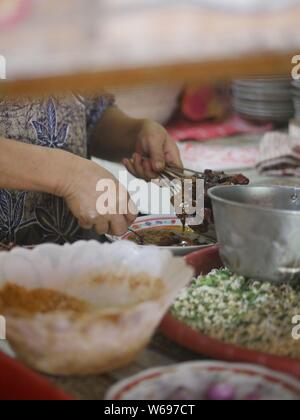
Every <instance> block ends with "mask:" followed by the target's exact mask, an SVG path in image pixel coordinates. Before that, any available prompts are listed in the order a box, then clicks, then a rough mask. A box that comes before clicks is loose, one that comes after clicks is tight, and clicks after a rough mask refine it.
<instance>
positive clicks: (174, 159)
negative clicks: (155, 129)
mask: <svg viewBox="0 0 300 420" xmlns="http://www.w3.org/2000/svg"><path fill="white" fill-rule="evenodd" d="M165 158H166V162H167V164H169V165H172V166H175V167H178V168H182V167H183V163H182V160H181V157H180V151H179V149H178V147H177V144H176V143H175V141H174V140H172V139H171V137H168V140H167V142H166V145H165Z"/></svg>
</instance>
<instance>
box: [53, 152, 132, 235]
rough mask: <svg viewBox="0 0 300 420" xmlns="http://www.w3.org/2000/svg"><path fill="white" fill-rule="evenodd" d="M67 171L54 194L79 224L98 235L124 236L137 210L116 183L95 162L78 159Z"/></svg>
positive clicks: (114, 179)
mask: <svg viewBox="0 0 300 420" xmlns="http://www.w3.org/2000/svg"><path fill="white" fill-rule="evenodd" d="M68 172H69V173H68V174H66V177H65V179H64V180H62V185H61V186H60V188H59V191H58V193H57V195H60V196H62V197H64V199H65V200H66V202H67V204H68V207H69V209H70V210H71V212H72V213H73V215H74V216H75V217H76V218H77V220H78V222H79V225H80V226H81V227H82V228H84V229H95V230H96V232H97V233H99V234H105V233H108V234H111V235H117V236H121V235H123V234H124V233H126V232H127V230H128V227H129V226H130V225H131V224H132V223H133V221H134V220H135V218H136V215H137V210H136V207H135V205H134V203H133V202H132V200H131V199H130V197H129V195H128V192H127V191H126V189H125V188H124V187H123V186H122V185H121V184H120V183H119V182H118V180H117V179H116V178H115V177H114V176H113V175H112V174H111V173H110V172H108V171H106V170H105V169H104V168H102V167H100V166H99V165H97V164H96V163H93V162H90V161H88V160H85V159H82V158H78V157H74V158H73V165H72V169H71V170H69V171H68ZM100 184H101V185H100ZM107 188H108V189H107Z"/></svg>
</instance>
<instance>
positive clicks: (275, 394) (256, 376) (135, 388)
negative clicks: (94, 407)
mask: <svg viewBox="0 0 300 420" xmlns="http://www.w3.org/2000/svg"><path fill="white" fill-rule="evenodd" d="M106 400H114V401H120V400H135V401H144V400H146V401H147V400H160V401H164V400H168V401H175V400H198V401H201V400H244V401H247V400H248V401H254V400H300V384H299V381H297V380H296V379H293V378H290V377H289V376H286V375H282V374H279V373H277V372H273V371H272V370H269V369H265V368H261V367H257V366H254V365H245V364H230V363H223V362H214V361H210V362H192V363H182V364H178V365H173V366H168V367H161V368H157V369H151V370H147V371H144V372H142V373H141V374H139V375H137V376H134V377H132V378H129V379H127V380H125V381H122V382H120V383H119V384H117V385H116V386H114V387H113V388H112V389H111V390H110V391H109V392H108V394H107V396H106Z"/></svg>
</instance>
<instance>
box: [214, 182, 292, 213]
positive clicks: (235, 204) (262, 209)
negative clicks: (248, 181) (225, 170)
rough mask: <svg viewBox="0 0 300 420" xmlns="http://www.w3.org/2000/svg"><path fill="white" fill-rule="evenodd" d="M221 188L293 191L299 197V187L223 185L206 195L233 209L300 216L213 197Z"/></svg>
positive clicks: (288, 211) (280, 210)
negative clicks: (233, 207)
mask: <svg viewBox="0 0 300 420" xmlns="http://www.w3.org/2000/svg"><path fill="white" fill-rule="evenodd" d="M223 188H227V189H232V190H233V189H240V188H244V189H266V188H267V189H270V190H277V189H285V190H291V189H292V190H294V192H296V191H297V192H298V193H299V195H300V187H296V188H294V187H288V186H272V187H269V186H262V185H261V186H253V185H223V186H216V187H213V188H211V189H210V190H209V191H208V195H209V197H210V198H211V199H212V200H213V201H216V202H218V203H222V204H227V205H230V206H235V207H240V208H244V209H247V210H250V209H255V210H257V211H264V212H266V211H267V212H270V213H276V214H286V215H293V216H298V215H300V210H282V209H272V208H268V207H263V206H259V205H256V204H245V203H240V202H238V201H234V200H229V199H225V198H220V197H217V196H215V194H214V193H215V192H216V191H219V190H221V189H223Z"/></svg>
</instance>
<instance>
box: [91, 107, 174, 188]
mask: <svg viewBox="0 0 300 420" xmlns="http://www.w3.org/2000/svg"><path fill="white" fill-rule="evenodd" d="M91 153H92V155H94V156H96V157H100V158H102V159H109V160H117V161H120V160H122V161H123V163H124V164H125V166H126V167H127V169H128V170H129V172H131V173H132V174H133V175H135V176H137V177H138V178H143V179H146V180H147V181H150V180H152V179H155V178H157V174H158V173H159V172H161V171H162V170H163V169H164V167H165V166H166V165H167V164H169V165H170V166H176V167H182V162H181V159H180V153H179V150H178V147H177V145H176V143H175V141H174V140H173V139H171V137H170V136H169V134H168V133H167V131H166V130H165V128H164V127H162V126H161V125H160V124H158V123H156V122H155V121H151V120H147V119H142V120H139V119H134V118H130V117H128V116H127V115H126V114H124V113H123V112H122V111H121V110H120V109H118V108H117V107H111V108H108V109H107V110H106V111H105V112H104V114H103V116H102V118H101V120H100V121H99V123H98V125H97V126H96V128H95V130H94V133H93V136H92V146H91ZM128 157H133V159H131V160H130V159H126V158H128ZM145 157H146V158H147V159H146V160H145V159H143V158H145Z"/></svg>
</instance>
